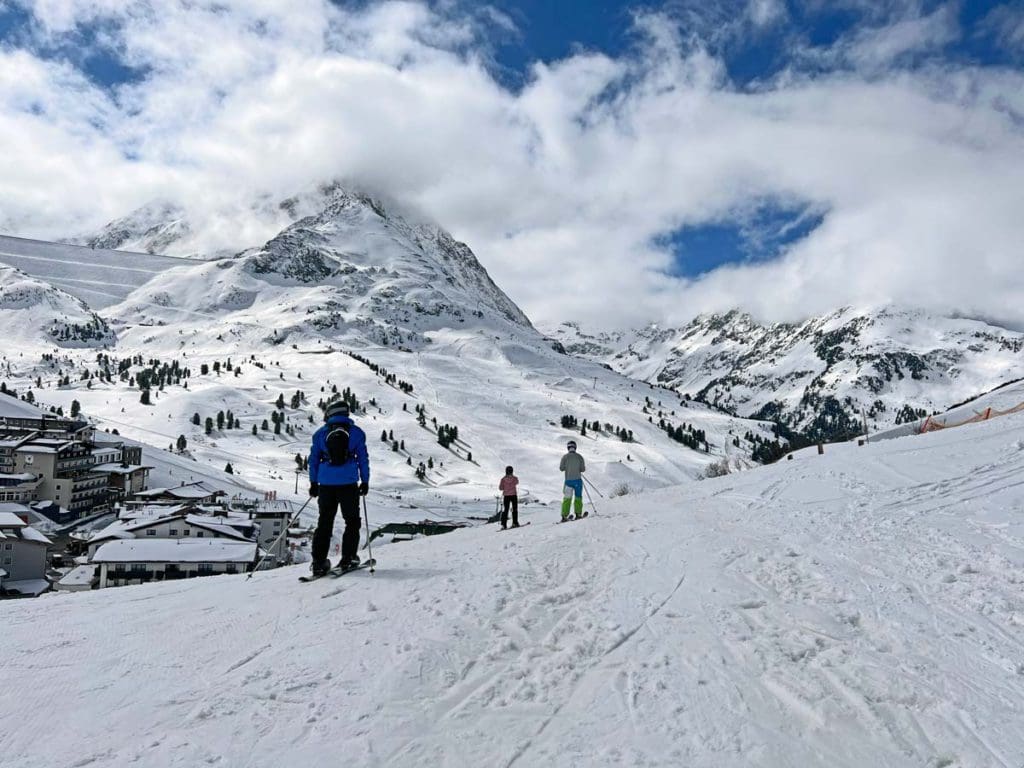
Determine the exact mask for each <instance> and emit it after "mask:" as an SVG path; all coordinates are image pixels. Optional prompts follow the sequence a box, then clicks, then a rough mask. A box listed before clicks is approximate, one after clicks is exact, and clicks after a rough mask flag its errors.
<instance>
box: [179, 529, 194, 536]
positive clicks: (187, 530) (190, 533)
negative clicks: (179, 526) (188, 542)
mask: <svg viewBox="0 0 1024 768" xmlns="http://www.w3.org/2000/svg"><path fill="white" fill-rule="evenodd" d="M181 535H182V536H191V535H192V529H191V528H186V529H185V530H184V531H182V532H181Z"/></svg>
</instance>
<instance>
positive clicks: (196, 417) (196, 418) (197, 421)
mask: <svg viewBox="0 0 1024 768" xmlns="http://www.w3.org/2000/svg"><path fill="white" fill-rule="evenodd" d="M192 423H193V424H195V425H196V426H197V427H198V426H199V425H200V424H202V423H203V420H202V419H201V418H200V417H199V414H198V413H193V414H192Z"/></svg>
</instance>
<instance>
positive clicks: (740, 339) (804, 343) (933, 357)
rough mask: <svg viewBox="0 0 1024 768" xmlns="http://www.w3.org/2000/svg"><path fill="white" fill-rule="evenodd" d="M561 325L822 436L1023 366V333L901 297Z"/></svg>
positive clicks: (733, 404) (722, 398)
mask: <svg viewBox="0 0 1024 768" xmlns="http://www.w3.org/2000/svg"><path fill="white" fill-rule="evenodd" d="M552 335H553V336H554V337H555V338H557V339H558V340H559V341H561V342H562V344H563V345H564V346H565V347H566V349H567V350H568V351H569V352H571V353H573V354H580V355H583V356H586V357H588V358H590V359H593V360H598V361H603V362H606V363H608V364H610V365H611V366H613V367H614V368H615V369H616V370H619V371H621V372H623V373H625V374H626V375H629V376H632V377H635V378H640V379H643V380H647V381H652V382H657V383H659V384H662V385H664V386H667V387H670V388H671V389H674V390H676V391H678V392H680V393H688V394H690V395H692V396H693V397H695V398H698V399H701V400H705V401H707V402H709V403H714V404H716V405H718V406H720V407H722V408H725V409H727V410H729V411H731V412H733V413H736V414H738V415H743V416H752V417H756V418H768V419H775V418H778V419H780V420H781V421H783V422H784V423H786V424H787V425H788V426H790V427H792V428H794V429H798V430H801V431H805V432H807V433H809V434H810V435H812V436H814V437H816V438H822V437H824V438H831V437H841V436H845V435H849V434H851V433H856V432H859V431H860V424H861V412H862V411H863V412H864V413H865V414H866V416H867V418H868V421H869V423H870V426H871V427H873V428H880V427H884V426H890V425H893V424H899V423H900V422H902V421H906V420H913V419H915V418H917V415H918V414H919V412H921V411H924V412H927V413H932V412H934V411H942V410H945V409H946V408H948V407H950V406H951V405H953V404H955V403H958V402H961V401H963V400H965V399H966V398H968V397H972V396H974V395H977V394H979V393H981V392H984V391H987V390H989V389H991V388H992V387H995V386H998V385H999V384H1001V383H1003V382H1005V381H1008V380H1010V379H1014V378H1018V377H1020V376H1024V334H1022V333H1018V332H1015V331H1010V330H1006V329H1004V328H999V327H997V326H993V325H990V324H988V323H985V322H982V321H979V320H969V319H963V318H950V317H941V316H937V315H934V314H929V313H926V312H923V311H917V310H911V309H901V308H894V307H887V308H883V309H873V310H872V309H853V308H844V309H840V310H837V311H835V312H832V313H830V314H827V315H824V316H822V317H814V318H810V319H808V320H806V321H805V322H802V323H799V324H775V325H768V326H765V325H760V324H758V323H757V322H755V321H754V320H753V319H752V318H751V317H750V316H749V315H745V314H743V313H740V312H730V313H728V314H725V315H702V316H699V317H697V318H695V319H694V320H693V321H692V322H690V323H689V324H688V325H686V326H683V327H682V328H659V327H657V326H650V327H648V328H644V329H642V330H639V331H634V332H629V333H610V334H601V335H590V334H587V333H585V332H583V331H581V330H580V328H579V327H578V326H576V325H573V324H564V325H562V326H560V327H559V328H558V329H557V330H556V331H555V332H554V333H553V334H552Z"/></svg>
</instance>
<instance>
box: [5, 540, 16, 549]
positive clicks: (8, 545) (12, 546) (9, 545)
mask: <svg viewBox="0 0 1024 768" xmlns="http://www.w3.org/2000/svg"><path fill="white" fill-rule="evenodd" d="M4 549H7V550H11V549H14V545H13V544H11V542H9V541H8V542H5V543H4Z"/></svg>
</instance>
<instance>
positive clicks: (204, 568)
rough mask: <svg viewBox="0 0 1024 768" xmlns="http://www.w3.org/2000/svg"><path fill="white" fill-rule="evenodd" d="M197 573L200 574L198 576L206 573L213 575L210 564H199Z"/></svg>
mask: <svg viewBox="0 0 1024 768" xmlns="http://www.w3.org/2000/svg"><path fill="white" fill-rule="evenodd" d="M199 573H200V575H202V574H206V573H213V564H212V563H200V564H199Z"/></svg>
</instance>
